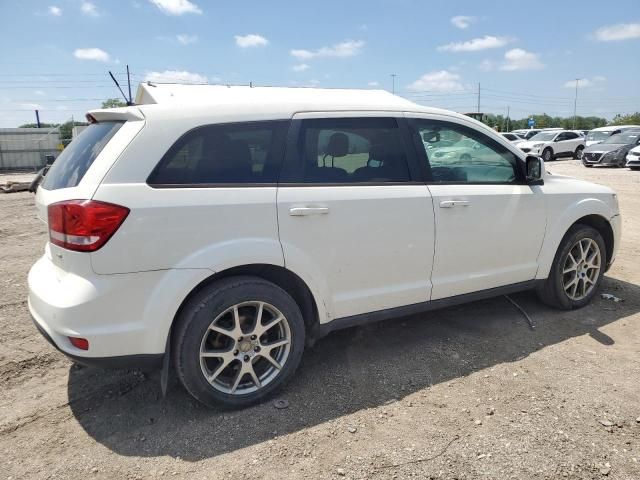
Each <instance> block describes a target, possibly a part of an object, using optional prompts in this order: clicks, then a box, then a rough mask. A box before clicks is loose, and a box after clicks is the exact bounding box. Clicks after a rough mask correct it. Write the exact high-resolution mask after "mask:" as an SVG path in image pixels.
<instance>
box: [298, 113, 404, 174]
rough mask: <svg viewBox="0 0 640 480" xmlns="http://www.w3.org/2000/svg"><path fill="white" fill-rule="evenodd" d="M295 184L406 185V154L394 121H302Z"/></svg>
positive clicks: (386, 119) (364, 119) (338, 119)
mask: <svg viewBox="0 0 640 480" xmlns="http://www.w3.org/2000/svg"><path fill="white" fill-rule="evenodd" d="M297 157H298V158H297V162H296V164H297V165H296V166H297V169H298V172H297V173H296V177H297V178H296V179H295V180H296V181H301V182H303V183H321V184H324V183H329V184H331V183H337V184H353V183H395V182H408V181H410V179H411V177H410V172H409V166H408V163H407V154H406V150H405V146H404V144H403V141H402V136H401V134H400V129H399V127H398V123H397V121H396V119H395V118H323V119H310V120H303V121H302V126H301V133H300V137H299V142H298V152H297Z"/></svg>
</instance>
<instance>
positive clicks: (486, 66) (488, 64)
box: [478, 59, 495, 72]
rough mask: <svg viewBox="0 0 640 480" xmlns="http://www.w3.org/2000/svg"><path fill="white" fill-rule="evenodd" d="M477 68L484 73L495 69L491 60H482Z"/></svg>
mask: <svg viewBox="0 0 640 480" xmlns="http://www.w3.org/2000/svg"><path fill="white" fill-rule="evenodd" d="M478 68H479V69H480V70H483V71H485V72H489V71H491V70H493V69H494V68H495V64H494V63H493V62H492V61H491V60H487V59H484V60H483V61H481V62H480V65H478Z"/></svg>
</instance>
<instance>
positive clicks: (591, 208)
mask: <svg viewBox="0 0 640 480" xmlns="http://www.w3.org/2000/svg"><path fill="white" fill-rule="evenodd" d="M554 208H555V207H554V205H549V206H548V207H547V209H548V213H547V215H548V219H547V232H546V234H545V238H544V241H543V242H542V248H541V250H540V255H539V257H538V273H537V275H536V278H537V279H545V278H547V277H548V276H549V272H550V271H551V264H552V263H553V259H554V258H555V256H556V252H557V251H558V248H559V246H560V242H561V241H562V239H563V237H564V235H565V234H566V233H567V231H568V230H569V228H571V226H572V225H573V224H574V223H576V222H577V221H578V220H580V219H581V218H583V217H586V216H588V215H598V216H600V217H602V218H603V219H604V220H605V221H607V222H608V223H611V222H610V220H611V217H613V216H614V212H612V211H611V208H610V206H609V205H607V204H606V203H605V202H604V201H602V200H600V199H598V198H583V199H580V200H576V201H573V202H571V203H569V204H568V205H567V206H566V207H565V208H563V209H561V210H560V211H555V210H554ZM615 233H616V232H615V231H614V234H615ZM616 243H617V242H616Z"/></svg>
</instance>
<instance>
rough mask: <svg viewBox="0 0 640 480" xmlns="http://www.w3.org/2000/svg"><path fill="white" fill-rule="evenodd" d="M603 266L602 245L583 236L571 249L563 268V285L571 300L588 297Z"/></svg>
mask: <svg viewBox="0 0 640 480" xmlns="http://www.w3.org/2000/svg"><path fill="white" fill-rule="evenodd" d="M601 267H602V255H601V253H600V247H599V246H598V244H597V243H596V241H595V240H593V239H591V238H583V239H580V240H578V241H577V242H576V243H575V244H574V245H573V246H572V247H571V250H569V253H568V254H567V257H566V258H565V261H564V266H563V268H562V286H563V288H564V292H565V294H566V295H567V297H569V298H570V299H571V300H574V301H578V300H582V299H583V298H585V297H587V296H588V295H589V294H590V293H591V291H592V290H593V289H594V288H595V286H596V283H597V281H598V276H599V275H600V269H601Z"/></svg>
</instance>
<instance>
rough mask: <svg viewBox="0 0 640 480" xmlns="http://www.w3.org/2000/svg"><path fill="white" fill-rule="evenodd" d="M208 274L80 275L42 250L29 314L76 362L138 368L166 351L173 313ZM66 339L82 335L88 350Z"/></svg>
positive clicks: (31, 285) (32, 283)
mask: <svg viewBox="0 0 640 480" xmlns="http://www.w3.org/2000/svg"><path fill="white" fill-rule="evenodd" d="M210 273H211V272H210V271H208V270H196V269H175V270H158V271H150V272H136V273H126V274H114V275H98V274H95V273H93V272H92V271H91V269H90V268H89V269H85V270H84V271H83V273H82V274H81V275H78V274H75V273H72V272H69V271H66V270H64V269H62V268H60V267H58V266H57V265H56V264H55V263H54V262H53V261H52V260H51V258H50V256H49V255H48V254H45V255H44V256H43V257H42V258H40V259H39V260H38V261H37V262H36V263H35V264H34V265H33V267H31V270H30V271H29V278H28V285H29V298H28V305H29V312H30V313H31V316H32V317H33V320H34V322H35V324H36V326H37V327H38V330H40V332H41V333H42V334H43V335H44V336H45V338H47V340H49V341H50V342H51V343H52V344H53V345H54V346H55V347H56V348H57V349H58V350H60V351H61V352H63V353H64V354H65V355H68V356H69V357H71V358H73V359H74V360H76V361H78V362H79V363H85V364H91V365H101V366H118V367H134V366H135V367H139V366H148V365H152V366H153V365H157V364H158V363H159V362H160V361H161V360H162V356H163V355H164V352H165V348H166V342H167V337H168V334H169V331H170V328H171V324H172V323H173V319H174V318H175V315H176V312H177V311H178V308H179V306H180V304H181V303H182V301H183V300H184V299H185V297H186V296H187V295H188V293H189V292H190V291H191V290H192V289H193V288H194V287H195V285H197V284H199V283H200V282H201V281H202V280H203V279H204V278H206V277H207V276H208V275H209V274H210ZM69 337H81V338H86V339H87V340H88V341H89V349H88V350H80V349H78V348H76V347H75V346H73V345H72V344H71V341H70V340H69Z"/></svg>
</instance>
